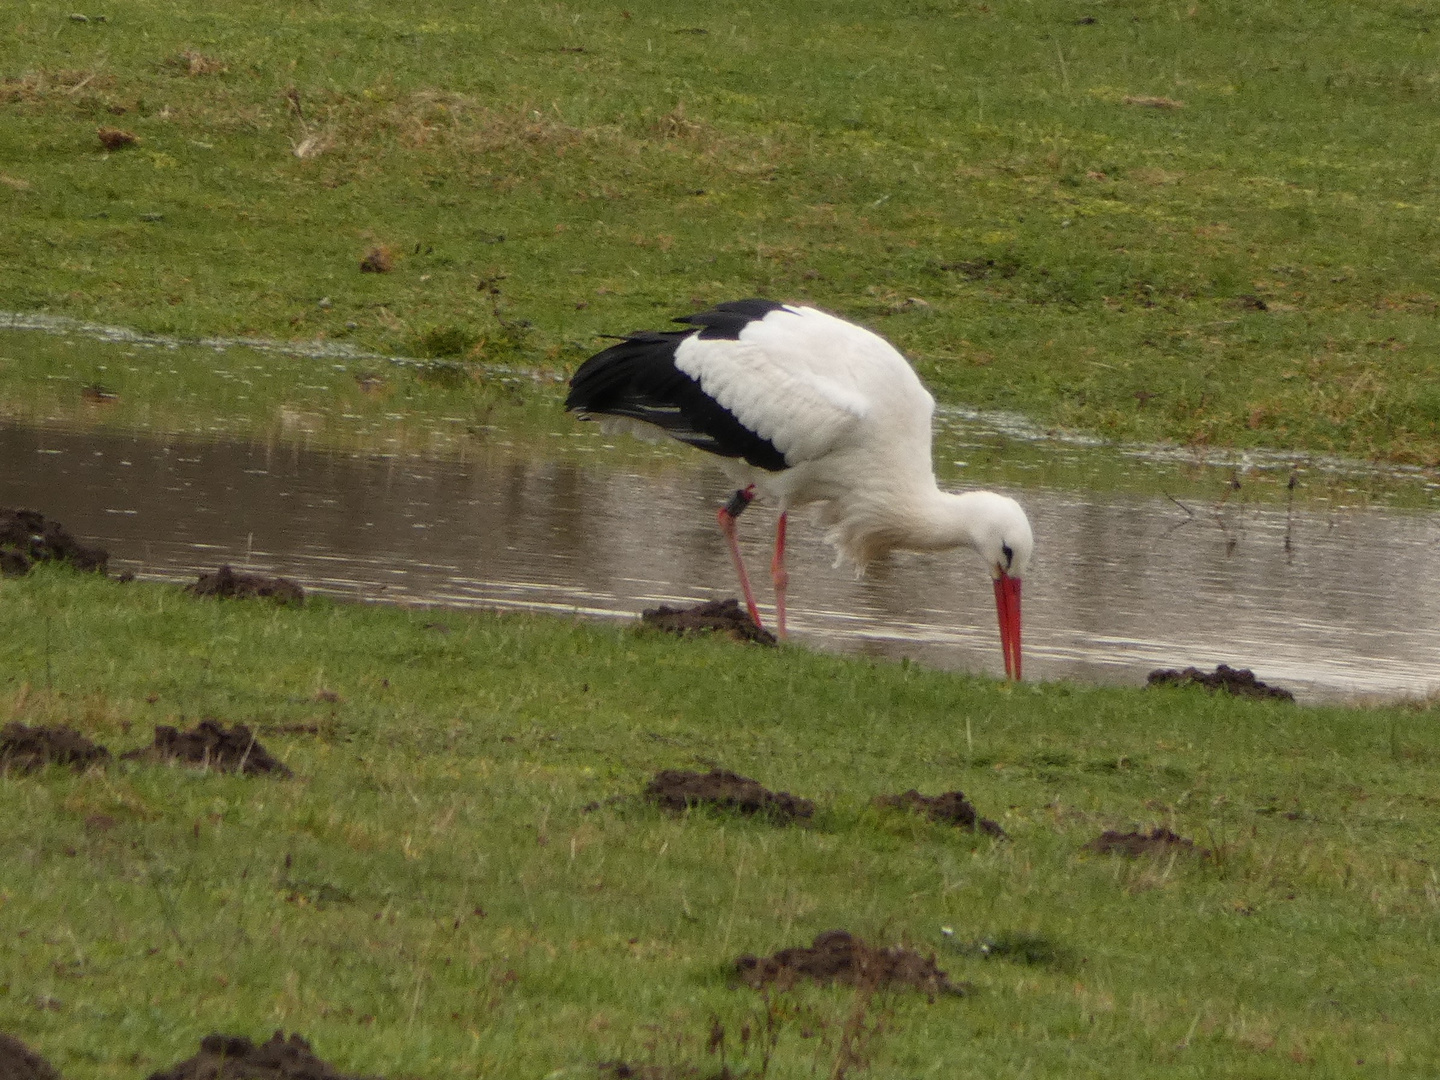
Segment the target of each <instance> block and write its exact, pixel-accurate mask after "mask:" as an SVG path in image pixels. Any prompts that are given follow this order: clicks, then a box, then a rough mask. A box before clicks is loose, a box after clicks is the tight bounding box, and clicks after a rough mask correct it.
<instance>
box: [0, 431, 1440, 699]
mask: <svg viewBox="0 0 1440 1080" xmlns="http://www.w3.org/2000/svg"><path fill="white" fill-rule="evenodd" d="M597 448H598V444H597ZM600 449H603V448H600ZM631 459H632V456H631V455H626V454H620V455H616V456H615V457H613V458H612V457H611V456H608V455H606V454H604V453H603V452H602V453H593V454H588V455H586V454H582V455H578V456H577V455H573V454H572V455H563V456H562V458H561V459H560V460H551V459H547V458H544V457H537V456H535V455H534V454H533V452H521V451H517V450H514V449H509V448H507V447H506V446H504V445H503V444H502V443H501V442H499V441H496V442H495V443H493V444H491V445H490V446H489V447H488V448H484V449H481V450H478V451H476V452H475V453H474V454H473V455H471V456H470V457H469V458H468V459H466V460H427V459H423V458H414V457H402V456H388V457H387V456H376V455H363V454H355V455H346V454H335V453H327V452H322V451H316V450H309V449H304V448H302V447H300V446H297V445H295V444H290V443H269V444H262V443H243V442H204V441H196V440H189V439H178V438H159V439H157V438H150V437H142V436H134V435H117V434H103V433H93V432H92V433H77V432H73V431H57V430H49V429H43V428H32V427H16V426H10V427H3V426H0V465H3V468H0V504H8V505H23V506H31V507H34V508H35V509H38V510H41V511H42V512H43V513H45V514H47V515H48V516H50V517H53V518H55V519H57V520H59V521H61V522H62V523H64V524H65V525H66V526H68V527H69V528H70V529H71V530H72V531H73V532H75V533H76V534H77V535H80V536H83V537H85V538H87V539H90V540H93V541H96V542H98V543H100V544H102V545H103V546H105V547H107V548H108V549H109V550H110V551H111V553H112V559H113V565H114V566H115V567H116V568H121V569H132V570H134V571H136V572H137V573H138V574H139V575H140V576H142V577H148V578H155V579H163V580H181V579H193V577H194V575H195V574H197V573H199V572H200V571H202V570H213V569H214V568H215V567H216V566H218V565H219V564H221V563H226V562H228V563H231V564H233V565H235V566H237V567H245V568H250V569H254V570H259V571H264V572H269V573H279V574H284V575H286V576H290V577H294V578H296V579H297V580H299V581H301V582H302V583H303V584H304V585H305V586H306V587H307V588H310V589H315V590H320V591H323V592H327V593H332V594H336V595H339V596H344V597H349V598H353V599H358V600H389V601H398V602H410V603H423V604H445V605H461V606H481V607H488V608H522V609H527V610H544V611H552V612H557V613H577V614H580V615H586V616H599V617H615V618H630V617H633V616H634V615H635V614H636V613H637V612H639V611H640V610H641V609H643V608H645V607H650V606H654V605H656V604H660V603H672V604H673V603H688V602H693V601H697V600H702V599H709V598H716V597H723V596H731V595H735V592H736V590H735V586H734V582H733V573H732V570H731V567H730V563H729V558H728V555H727V554H726V550H725V546H724V543H723V541H722V540H721V538H720V536H719V533H718V531H717V530H716V528H715V523H714V510H715V507H716V505H717V504H718V503H719V502H720V501H722V500H723V499H724V497H725V496H726V495H727V494H728V488H727V487H726V485H725V482H724V480H723V478H722V477H721V475H720V474H719V473H718V472H717V471H715V470H714V469H713V468H711V467H710V466H709V465H708V464H707V463H706V462H705V461H704V460H703V459H702V458H701V457H700V456H699V455H693V460H691V459H688V458H685V457H680V458H671V459H667V460H668V464H666V465H665V466H664V467H662V468H659V469H655V468H649V469H646V470H645V471H644V472H637V471H635V470H634V469H631V468H626V467H625V466H624V462H626V461H628V460H631ZM1008 493H1009V494H1012V495H1014V496H1015V497H1016V498H1018V499H1020V501H1021V502H1022V503H1023V504H1024V505H1025V507H1026V510H1027V511H1028V512H1029V514H1030V516H1031V519H1032V521H1033V523H1034V526H1035V532H1036V536H1037V544H1038V546H1037V555H1036V561H1035V565H1034V567H1033V569H1032V571H1031V573H1030V574H1029V575H1028V576H1027V578H1026V581H1025V652H1026V660H1025V662H1026V673H1027V676H1028V677H1031V678H1036V679H1059V678H1074V679H1082V680H1089V681H1103V682H1117V683H1139V682H1142V681H1143V680H1144V677H1145V674H1146V673H1147V672H1148V671H1150V670H1151V669H1153V668H1155V667H1160V666H1165V667H1173V666H1184V665H1188V664H1194V665H1197V666H1202V667H1212V666H1213V665H1215V664H1216V663H1219V662H1225V663H1229V664H1232V665H1236V666H1244V667H1250V668H1252V669H1253V670H1254V671H1255V672H1256V674H1257V675H1259V676H1260V677H1261V678H1262V679H1265V680H1266V681H1270V682H1275V683H1279V684H1281V685H1284V686H1288V687H1290V688H1292V689H1295V690H1296V691H1297V692H1299V693H1300V695H1301V696H1302V697H1307V698H1310V699H1312V700H1313V699H1346V698H1351V697H1396V696H1408V695H1420V694H1426V693H1432V692H1435V691H1436V690H1437V689H1440V515H1437V514H1436V513H1434V512H1428V513H1427V512H1417V511H1406V510H1396V509H1384V508H1354V509H1344V508H1336V507H1333V506H1332V507H1320V508H1316V507H1314V506H1307V507H1304V508H1301V507H1298V506H1297V507H1296V508H1293V509H1287V507H1286V506H1285V505H1283V504H1280V505H1253V504H1252V505H1242V504H1238V503H1237V504H1235V505H1229V504H1220V505H1209V504H1200V503H1195V504H1191V503H1189V502H1186V501H1183V500H1182V502H1176V501H1174V500H1172V499H1170V498H1168V497H1165V496H1145V495H1126V494H1106V495H1092V494H1085V493H1076V492H1067V491H1056V490H1050V489H1046V488H1011V489H1008ZM792 518H794V519H795V520H794V521H793V522H792V529H791V539H790V544H789V549H790V553H791V562H790V570H791V588H790V595H791V608H790V611H791V615H790V621H791V627H792V630H793V633H794V637H795V638H796V640H797V641H798V642H800V643H801V644H804V645H807V646H810V647H815V648H823V649H833V650H839V651H844V652H850V653H863V654H869V655H877V656H886V657H911V658H913V659H915V660H917V661H920V662H923V663H925V664H928V665H933V666H939V667H946V668H957V669H963V670H970V671H986V672H991V673H996V674H998V673H999V672H1000V671H1001V670H1002V665H1001V657H1000V649H999V637H998V632H997V630H996V627H995V615H994V603H993V598H992V595H991V590H990V585H989V580H988V577H987V576H986V574H985V573H984V570H983V569H982V567H981V566H980V564H979V561H978V560H977V559H976V558H975V557H974V556H973V555H971V554H969V553H964V552H960V553H953V554H949V555H905V554H902V555H899V556H897V557H896V558H894V559H893V560H892V561H891V562H889V563H887V564H885V565H882V566H880V567H878V568H876V569H875V570H874V571H872V573H871V574H870V575H869V576H868V577H866V578H864V579H861V580H855V579H854V578H853V577H851V576H850V575H848V574H846V573H844V572H841V571H837V570H834V569H832V567H831V565H830V560H831V554H830V551H829V549H828V548H827V547H826V546H825V545H823V544H822V543H821V542H820V540H819V537H818V535H817V531H816V530H815V529H814V528H813V527H812V526H811V525H810V523H809V521H808V520H807V518H806V516H805V515H804V513H803V512H802V513H800V514H797V515H792ZM773 521H774V518H773V514H771V513H769V512H768V511H767V510H765V509H764V508H763V507H761V506H759V505H758V504H757V506H756V508H754V509H752V510H751V511H750V512H748V513H747V514H746V515H745V516H744V518H742V521H741V527H742V533H744V536H745V546H746V550H747V556H748V558H749V560H750V561H751V563H752V575H753V576H754V577H756V578H757V579H758V581H759V583H761V584H762V585H763V586H768V575H767V574H766V573H765V569H766V567H768V565H769V562H768V560H769V543H770V530H771V529H772V527H773ZM758 591H759V593H760V595H761V599H762V606H763V605H764V604H765V602H766V601H768V599H769V593H768V587H762V588H760V589H759V590H758Z"/></svg>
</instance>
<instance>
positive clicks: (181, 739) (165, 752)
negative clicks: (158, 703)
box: [120, 720, 294, 778]
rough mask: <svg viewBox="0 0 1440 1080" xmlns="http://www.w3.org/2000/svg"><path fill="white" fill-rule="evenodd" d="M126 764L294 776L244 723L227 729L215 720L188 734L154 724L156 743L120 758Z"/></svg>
mask: <svg viewBox="0 0 1440 1080" xmlns="http://www.w3.org/2000/svg"><path fill="white" fill-rule="evenodd" d="M120 756H121V757H122V758H124V759H126V760H127V761H180V762H182V763H184V764H186V765H200V766H202V767H204V768H207V769H215V770H216V771H218V772H238V773H243V774H245V775H246V776H258V775H260V774H262V773H269V774H270V775H273V776H279V777H282V778H288V777H290V776H293V775H294V774H293V773H292V772H291V771H290V770H289V769H288V768H287V767H286V766H285V765H284V763H282V762H281V761H279V760H278V759H276V758H274V757H272V756H271V754H270V751H268V750H266V749H265V747H263V746H261V745H260V741H259V740H258V739H257V738H256V737H255V735H254V733H252V732H251V730H250V729H249V728H248V727H246V726H245V725H244V724H236V725H235V726H234V727H233V728H231V729H230V730H228V731H227V730H225V725H223V724H218V723H216V722H215V721H214V720H201V721H200V723H198V724H196V725H195V726H194V727H193V728H191V729H190V730H189V731H177V730H176V729H175V728H173V727H167V726H166V725H164V724H156V725H155V741H154V742H153V743H151V745H149V746H144V747H141V748H140V749H138V750H127V751H126V752H125V753H123V754H121V755H120Z"/></svg>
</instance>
